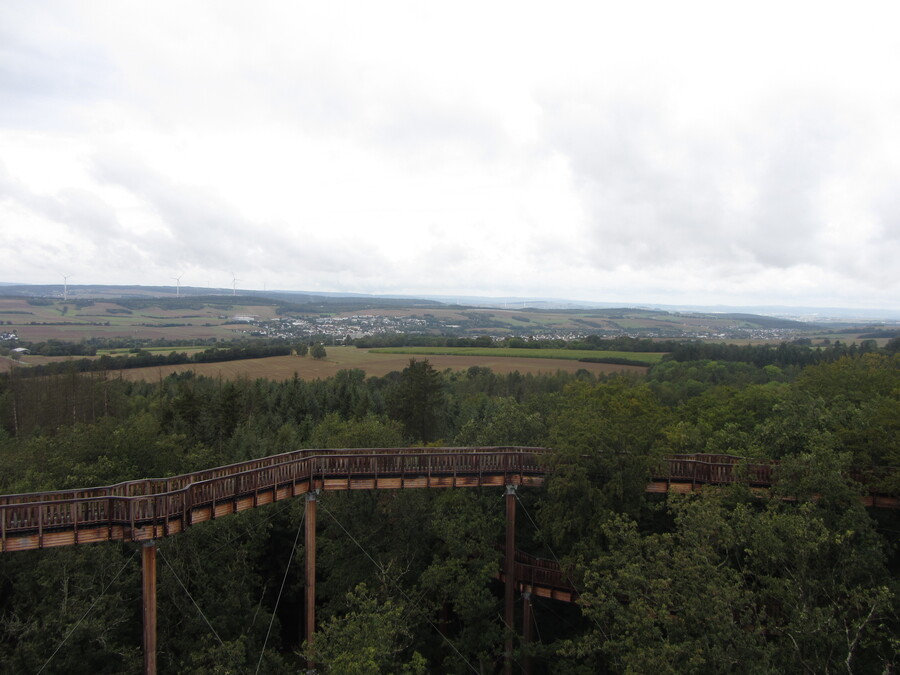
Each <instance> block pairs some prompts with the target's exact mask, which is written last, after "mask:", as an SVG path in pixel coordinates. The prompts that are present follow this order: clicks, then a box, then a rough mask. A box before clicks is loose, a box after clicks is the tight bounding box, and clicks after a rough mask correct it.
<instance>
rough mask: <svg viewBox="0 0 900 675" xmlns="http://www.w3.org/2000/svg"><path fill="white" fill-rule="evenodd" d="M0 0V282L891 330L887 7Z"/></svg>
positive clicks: (898, 16) (895, 184)
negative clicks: (862, 317)
mask: <svg viewBox="0 0 900 675" xmlns="http://www.w3.org/2000/svg"><path fill="white" fill-rule="evenodd" d="M895 4H896V3H892V2H883V3H866V2H857V3H853V4H852V5H851V4H850V3H846V2H844V3H834V4H830V3H823V2H809V3H806V2H803V3H798V2H785V1H783V0H782V1H780V2H772V3H768V2H760V1H758V0H757V1H756V2H752V3H750V2H747V3H733V2H721V1H715V2H708V3H702V2H640V1H636V2H615V3H611V2H610V3H601V2H580V3H565V2H558V1H556V0H555V1H554V2H552V3H551V2H543V3H534V4H532V3H524V2H515V3H492V2H484V1H483V0H481V1H479V2H471V3H470V2H460V1H459V0H456V1H454V2H452V3H451V2H446V3H436V2H420V1H413V2H350V3H345V2H335V1H333V0H329V1H328V2H316V3H313V2H260V1H259V0H254V1H253V2H247V1H244V2H228V1H223V0H214V1H210V2H196V1H193V0H192V1H191V2H160V1H158V0H154V1H153V2H127V1H122V0H115V1H109V2H64V3H56V2H47V1H44V0H42V1H41V2H31V1H27V0H22V1H21V2H20V1H14V0H0V223H2V237H0V281H9V282H24V283H45V284H55V283H62V275H63V274H67V275H72V276H71V279H70V283H73V284H87V283H104V284H145V285H168V284H171V285H174V284H175V281H174V280H173V277H176V276H179V275H182V276H181V283H182V285H186V286H190V285H198V286H201V285H202V286H217V287H229V288H230V287H231V285H232V274H234V275H235V276H236V277H237V278H238V280H239V281H237V286H238V288H248V289H263V288H264V287H266V288H268V289H275V288H283V289H293V290H322V291H352V292H363V293H409V294H447V295H457V294H460V295H493V296H498V295H504V296H520V297H522V296H525V297H563V298H573V299H585V300H596V301H611V302H623V303H638V302H645V303H654V302H656V303H672V304H678V303H697V304H716V303H728V304H739V305H756V304H785V305H788V304H790V305H796V304H805V305H816V306H850V307H878V308H894V309H896V308H900V274H898V268H900V263H898V261H900V30H898V25H900V10H898V11H897V12H895V11H894V10H893V6H894V5H895Z"/></svg>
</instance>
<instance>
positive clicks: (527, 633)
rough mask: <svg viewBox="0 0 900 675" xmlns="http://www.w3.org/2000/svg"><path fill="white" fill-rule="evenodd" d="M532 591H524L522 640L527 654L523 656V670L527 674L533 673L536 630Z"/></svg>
mask: <svg viewBox="0 0 900 675" xmlns="http://www.w3.org/2000/svg"><path fill="white" fill-rule="evenodd" d="M531 609H532V608H531V593H529V592H528V591H525V592H524V593H522V642H523V643H524V645H525V656H524V657H523V658H522V671H523V672H524V673H525V675H531V671H532V665H531V653H530V648H531V640H532V638H533V632H534V619H533V618H532V612H531Z"/></svg>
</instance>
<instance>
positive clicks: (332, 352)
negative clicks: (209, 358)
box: [117, 347, 647, 380]
mask: <svg viewBox="0 0 900 675" xmlns="http://www.w3.org/2000/svg"><path fill="white" fill-rule="evenodd" d="M327 350H328V356H327V357H326V358H325V359H322V360H316V359H313V358H310V357H299V356H273V357H269V358H265V359H245V360H242V361H226V362H222V363H200V364H197V363H194V364H183V365H177V366H159V367H151V368H133V369H129V370H122V371H118V373H117V374H119V375H121V376H122V377H123V378H125V379H128V380H157V379H160V378H163V377H166V376H168V375H170V374H172V373H179V372H184V371H188V370H193V371H194V372H195V373H197V374H198V375H206V376H208V377H221V378H223V379H234V378H239V377H249V378H252V379H255V378H266V379H271V380H287V379H290V378H292V377H293V376H294V374H295V373H296V374H297V377H299V378H301V379H304V380H315V379H320V378H321V379H324V378H326V377H331V376H332V375H335V374H336V373H337V372H338V371H339V370H348V369H351V368H359V369H361V370H364V371H365V372H366V375H369V376H383V375H387V374H388V373H390V372H392V371H395V370H403V369H404V368H405V367H406V366H407V365H409V360H410V358H412V356H411V355H410V354H385V353H376V352H375V351H374V350H367V349H357V348H356V347H328V348H327ZM490 351H500V350H490ZM517 351H520V352H522V351H528V350H517ZM594 353H595V354H596V352H594ZM427 358H428V362H429V363H431V365H432V366H434V367H435V368H436V369H437V370H445V369H450V370H466V369H468V368H469V367H470V366H481V367H484V368H490V369H491V370H493V371H494V372H495V373H500V374H505V373H511V372H515V371H518V372H520V373H523V374H525V373H531V374H537V373H555V372H556V371H557V370H562V371H565V372H569V373H574V372H576V371H578V370H586V371H588V372H590V373H594V374H596V375H599V374H601V373H622V372H625V373H628V372H630V373H644V372H646V371H647V369H646V368H644V367H642V366H620V365H613V364H608V363H581V362H579V361H573V360H572V359H553V358H527V357H509V356H499V355H497V356H477V355H475V356H472V355H457V356H448V355H428V356H427Z"/></svg>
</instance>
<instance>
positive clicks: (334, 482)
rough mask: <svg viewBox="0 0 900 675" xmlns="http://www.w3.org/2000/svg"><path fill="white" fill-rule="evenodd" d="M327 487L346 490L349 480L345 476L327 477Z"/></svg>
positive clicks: (328, 488)
mask: <svg viewBox="0 0 900 675" xmlns="http://www.w3.org/2000/svg"><path fill="white" fill-rule="evenodd" d="M325 489H326V490H346V489H347V480H346V479H345V478H326V479H325Z"/></svg>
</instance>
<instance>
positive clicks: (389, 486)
mask: <svg viewBox="0 0 900 675" xmlns="http://www.w3.org/2000/svg"><path fill="white" fill-rule="evenodd" d="M402 482H403V479H402V478H380V477H379V478H378V479H377V480H376V481H375V487H376V489H378V490H399V489H400V488H401V487H403V485H402Z"/></svg>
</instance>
